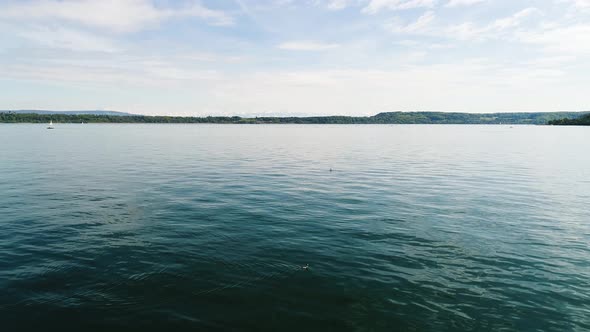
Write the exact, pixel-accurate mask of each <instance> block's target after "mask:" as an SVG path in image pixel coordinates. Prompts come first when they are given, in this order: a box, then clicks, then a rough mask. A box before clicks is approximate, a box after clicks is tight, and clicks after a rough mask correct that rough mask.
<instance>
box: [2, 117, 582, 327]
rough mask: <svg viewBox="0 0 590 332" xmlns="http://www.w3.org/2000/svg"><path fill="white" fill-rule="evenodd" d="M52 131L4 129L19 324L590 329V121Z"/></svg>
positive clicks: (5, 237)
mask: <svg viewBox="0 0 590 332" xmlns="http://www.w3.org/2000/svg"><path fill="white" fill-rule="evenodd" d="M44 127H45V126H43V125H0V140H1V142H2V144H1V145H0V229H1V232H0V322H2V326H3V328H2V329H3V330H5V331H39V330H51V331H68V330H72V331H80V330H84V331H91V330H96V331H104V330H109V331H149V330H154V331H155V330H165V329H176V330H195V329H196V330H236V331H238V330H240V331H242V330H252V331H260V330H268V331H270V330H275V331H276V330H279V331H288V330H296V331H301V330H305V331H329V330H333V331H392V330H393V331H396V330H399V331H458V330H464V331H492V330H493V331H588V330H590V219H589V216H590V207H589V205H588V202H590V180H588V179H590V157H589V156H588V153H587V151H588V148H589V147H590V145H589V142H590V131H588V129H585V128H558V127H533V126H514V128H510V127H507V126H450V125H449V126H444V125H441V126H425V125H422V126H411V125H408V126H396V125H359V126H352V125H351V126H338V125H324V126H316V125H302V126H299V125H282V126H281V125H251V126H241V125H106V124H105V125H57V126H56V129H55V130H53V131H48V130H45V129H44ZM330 169H331V170H332V171H330ZM304 264H309V265H310V266H311V269H310V270H309V271H303V270H302V269H301V268H300V266H301V265H304Z"/></svg>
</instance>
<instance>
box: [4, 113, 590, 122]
mask: <svg viewBox="0 0 590 332" xmlns="http://www.w3.org/2000/svg"><path fill="white" fill-rule="evenodd" d="M584 114H588V112H552V113H541V112H539V113H492V114H476V113H444V112H386V113H379V114H377V115H374V116H312V117H256V118H242V117H238V116H232V117H229V116H208V117H180V116H147V115H128V116H127V115H126V116H117V115H95V114H76V115H74V114H36V113H13V112H1V113H0V123H2V122H3V123H48V122H49V121H50V120H51V121H53V122H56V123H237V124H239V123H244V124H257V123H276V124H289V123H294V124H536V125H539V124H547V123H549V122H551V123H552V124H557V123H554V122H555V120H559V121H565V120H560V119H564V118H565V119H574V118H578V117H580V116H581V115H584Z"/></svg>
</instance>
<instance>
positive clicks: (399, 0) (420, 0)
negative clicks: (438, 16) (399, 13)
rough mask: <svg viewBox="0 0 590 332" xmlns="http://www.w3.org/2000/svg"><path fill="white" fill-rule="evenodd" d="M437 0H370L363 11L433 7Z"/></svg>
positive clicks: (374, 11) (374, 12) (370, 12)
mask: <svg viewBox="0 0 590 332" xmlns="http://www.w3.org/2000/svg"><path fill="white" fill-rule="evenodd" d="M436 2H437V0H370V2H369V4H368V5H367V6H366V7H365V8H363V10H362V11H363V13H367V14H376V13H377V12H379V11H381V10H403V9H412V8H432V7H434V5H435V4H436Z"/></svg>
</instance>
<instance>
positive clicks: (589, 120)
mask: <svg viewBox="0 0 590 332" xmlns="http://www.w3.org/2000/svg"><path fill="white" fill-rule="evenodd" d="M549 124H550V125H554V126H590V114H586V115H583V116H581V117H579V118H575V119H567V118H563V119H559V120H552V121H549Z"/></svg>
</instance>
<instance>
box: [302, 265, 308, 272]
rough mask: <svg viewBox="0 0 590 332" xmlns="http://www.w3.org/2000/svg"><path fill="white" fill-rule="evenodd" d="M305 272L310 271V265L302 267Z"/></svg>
mask: <svg viewBox="0 0 590 332" xmlns="http://www.w3.org/2000/svg"><path fill="white" fill-rule="evenodd" d="M301 268H302V269H303V270H304V271H308V270H309V264H305V265H304V266H302V267H301Z"/></svg>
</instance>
